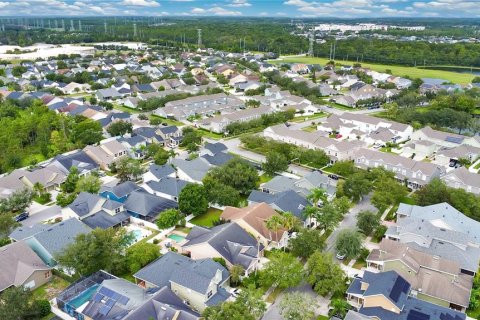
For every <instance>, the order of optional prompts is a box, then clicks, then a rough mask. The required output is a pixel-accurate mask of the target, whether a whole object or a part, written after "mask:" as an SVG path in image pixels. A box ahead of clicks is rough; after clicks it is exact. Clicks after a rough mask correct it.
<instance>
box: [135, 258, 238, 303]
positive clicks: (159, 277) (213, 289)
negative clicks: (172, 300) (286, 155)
mask: <svg viewBox="0 0 480 320" xmlns="http://www.w3.org/2000/svg"><path fill="white" fill-rule="evenodd" d="M133 277H134V278H135V282H136V283H137V285H139V286H140V287H143V288H147V289H149V288H164V287H167V288H169V289H171V290H172V291H173V292H174V293H175V295H176V296H178V297H179V298H180V299H182V301H184V302H185V304H187V305H188V306H190V308H192V309H193V310H194V311H197V312H203V310H205V308H207V307H209V306H216V305H218V304H220V303H222V302H224V301H225V300H226V299H228V298H229V297H230V294H229V293H228V292H227V290H226V288H228V284H229V278H230V274H229V272H228V270H227V269H226V268H225V267H223V266H222V265H221V264H219V263H218V262H215V261H213V260H212V259H199V260H193V259H190V258H189V257H186V256H183V255H181V254H178V253H175V252H171V251H170V252H168V253H166V254H165V255H163V256H162V257H160V258H158V259H157V260H155V261H153V262H152V263H150V264H149V265H147V266H146V267H144V268H142V269H141V270H140V271H138V272H137V273H135V274H134V275H133Z"/></svg>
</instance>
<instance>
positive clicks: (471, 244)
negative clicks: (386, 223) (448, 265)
mask: <svg viewBox="0 0 480 320" xmlns="http://www.w3.org/2000/svg"><path fill="white" fill-rule="evenodd" d="M385 238H387V239H391V240H395V241H399V242H401V243H406V244H408V245H409V246H411V247H413V248H414V249H415V250H418V251H422V252H425V253H428V254H430V255H433V256H438V257H441V258H444V259H446V260H451V261H455V262H457V263H459V265H460V271H461V273H464V274H467V275H474V274H475V273H476V272H477V269H478V265H479V262H480V223H479V222H478V221H475V220H473V219H471V218H469V217H467V216H465V215H464V214H462V213H461V212H460V211H458V210H456V209H455V208H453V207H452V206H451V205H449V204H448V203H439V204H435V205H430V206H425V207H421V206H412V205H408V204H405V203H401V204H400V206H399V207H398V210H397V224H396V225H394V226H391V227H389V228H388V230H387V232H386V233H385Z"/></svg>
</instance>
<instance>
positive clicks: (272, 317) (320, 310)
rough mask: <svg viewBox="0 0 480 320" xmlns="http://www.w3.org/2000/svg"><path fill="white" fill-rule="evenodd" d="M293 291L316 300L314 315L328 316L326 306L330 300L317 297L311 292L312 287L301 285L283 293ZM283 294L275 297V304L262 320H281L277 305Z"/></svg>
mask: <svg viewBox="0 0 480 320" xmlns="http://www.w3.org/2000/svg"><path fill="white" fill-rule="evenodd" d="M293 291H298V292H302V293H305V294H307V295H309V296H311V297H313V298H314V299H316V300H317V303H318V306H317V308H316V309H315V314H316V315H320V314H322V315H327V314H328V305H329V303H330V300H329V299H327V298H324V297H321V296H319V295H317V294H316V293H315V292H314V291H313V290H312V287H310V285H309V284H302V285H300V286H297V287H294V288H290V289H287V290H285V292H293ZM283 295H284V294H283V293H282V294H281V295H280V296H278V297H277V300H275V303H273V304H272V305H271V306H270V307H269V308H268V309H267V311H266V312H265V314H264V315H263V317H262V320H281V319H283V317H282V316H281V315H280V308H279V304H280V301H281V300H282V297H283Z"/></svg>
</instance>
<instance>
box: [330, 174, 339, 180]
mask: <svg viewBox="0 0 480 320" xmlns="http://www.w3.org/2000/svg"><path fill="white" fill-rule="evenodd" d="M328 177H329V178H330V179H333V180H338V176H337V175H336V174H329V175H328Z"/></svg>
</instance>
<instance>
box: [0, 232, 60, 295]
mask: <svg viewBox="0 0 480 320" xmlns="http://www.w3.org/2000/svg"><path fill="white" fill-rule="evenodd" d="M51 269H52V268H51V267H49V266H47V265H46V264H45V263H44V262H43V261H42V259H40V258H39V257H38V256H37V254H36V253H35V252H34V251H33V250H32V249H31V248H30V247H29V246H28V245H27V244H26V243H25V242H24V241H18V242H14V243H12V244H8V245H6V246H3V247H0V292H2V291H3V290H5V289H8V288H11V287H17V288H19V287H23V288H27V289H29V290H34V289H36V288H38V287H40V286H42V285H43V284H45V283H47V282H48V281H50V280H51V279H52V271H51Z"/></svg>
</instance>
